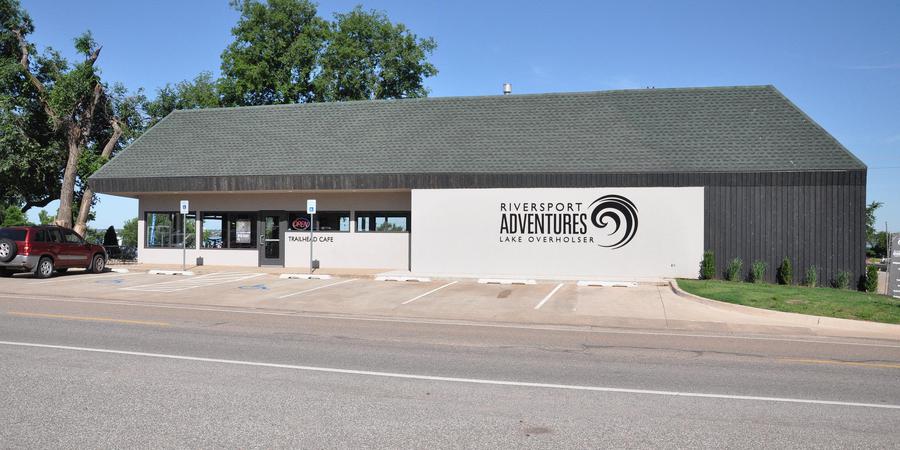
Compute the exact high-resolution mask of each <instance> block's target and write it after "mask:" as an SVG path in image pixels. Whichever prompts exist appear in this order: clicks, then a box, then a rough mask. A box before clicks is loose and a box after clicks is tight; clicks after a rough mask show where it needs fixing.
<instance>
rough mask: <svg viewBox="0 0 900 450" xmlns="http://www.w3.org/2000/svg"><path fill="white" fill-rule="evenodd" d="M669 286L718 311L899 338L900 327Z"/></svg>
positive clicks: (816, 327) (680, 294)
mask: <svg viewBox="0 0 900 450" xmlns="http://www.w3.org/2000/svg"><path fill="white" fill-rule="evenodd" d="M669 286H670V287H671V289H672V292H674V293H675V295H678V296H679V297H682V298H686V299H688V300H692V301H696V302H698V303H702V304H704V305H707V306H711V307H714V308H718V309H723V310H729V311H733V312H738V313H742V314H748V315H753V316H757V317H766V318H772V319H781V320H784V321H797V322H799V323H797V324H796V325H795V326H805V327H809V328H812V329H814V330H828V331H832V332H834V331H840V332H843V333H865V334H866V335H867V336H860V335H855V334H854V336H858V337H870V336H871V335H873V334H875V335H884V334H887V335H889V336H890V337H891V338H893V339H897V338H898V337H900V325H895V324H891V323H881V322H869V321H865V320H853V319H841V318H837V317H826V316H814V315H809V314H800V313H792V312H784V311H774V310H771V309H762V308H754V307H752V306H744V305H736V304H734V303H727V302H721V301H719V300H713V299H710V298H706V297H700V296H699V295H694V294H691V293H690V292H687V291H685V290H683V289H681V287H679V286H678V281H677V280H674V279H672V280H669Z"/></svg>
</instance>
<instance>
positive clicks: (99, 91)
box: [81, 81, 103, 141]
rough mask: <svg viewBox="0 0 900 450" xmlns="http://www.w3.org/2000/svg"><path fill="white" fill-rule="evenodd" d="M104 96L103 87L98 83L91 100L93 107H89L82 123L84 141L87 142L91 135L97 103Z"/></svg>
mask: <svg viewBox="0 0 900 450" xmlns="http://www.w3.org/2000/svg"><path fill="white" fill-rule="evenodd" d="M102 96H103V85H102V84H100V82H99V81H98V82H97V84H95V85H94V93H93V95H92V98H91V105H90V106H89V107H88V109H87V111H85V113H84V120H82V122H81V134H82V139H84V140H85V141H87V138H88V135H90V134H91V127H92V126H93V122H94V112H95V110H96V109H97V103H99V102H100V97H102Z"/></svg>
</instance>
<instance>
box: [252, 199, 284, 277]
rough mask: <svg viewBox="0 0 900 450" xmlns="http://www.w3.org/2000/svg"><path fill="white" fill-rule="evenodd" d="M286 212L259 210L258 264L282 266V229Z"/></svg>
mask: <svg viewBox="0 0 900 450" xmlns="http://www.w3.org/2000/svg"><path fill="white" fill-rule="evenodd" d="M286 228H287V213H285V212H284V211H260V212H259V225H258V226H257V228H256V229H257V230H259V265H260V266H282V267H283V266H284V230H285V229H286Z"/></svg>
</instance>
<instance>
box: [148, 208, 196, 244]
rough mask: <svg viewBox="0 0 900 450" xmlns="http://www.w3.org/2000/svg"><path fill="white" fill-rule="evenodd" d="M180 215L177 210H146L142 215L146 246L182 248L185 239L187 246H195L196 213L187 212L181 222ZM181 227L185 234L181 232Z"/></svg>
mask: <svg viewBox="0 0 900 450" xmlns="http://www.w3.org/2000/svg"><path fill="white" fill-rule="evenodd" d="M182 220H183V219H182V215H181V214H179V213H177V212H148V213H146V214H145V216H144V226H145V232H146V237H145V239H146V246H147V248H182V245H183V244H184V243H185V241H187V242H186V243H187V248H197V245H196V244H197V243H196V242H194V241H196V239H195V236H196V230H197V213H193V212H192V213H190V214H187V221H186V222H182ZM182 228H184V229H186V232H187V235H186V236H184V235H183V234H182Z"/></svg>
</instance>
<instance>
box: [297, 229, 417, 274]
mask: <svg viewBox="0 0 900 450" xmlns="http://www.w3.org/2000/svg"><path fill="white" fill-rule="evenodd" d="M313 239H314V240H315V242H314V243H313V258H315V259H318V260H319V264H320V267H321V268H322V269H328V268H342V267H353V268H359V269H394V270H406V269H407V268H408V266H409V263H408V262H409V233H328V232H322V233H315V234H314V236H313ZM285 240H286V241H287V243H286V246H287V252H286V253H285V261H284V265H285V267H300V268H305V269H308V268H309V233H308V232H300V231H290V232H288V233H287V235H286V236H285Z"/></svg>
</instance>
